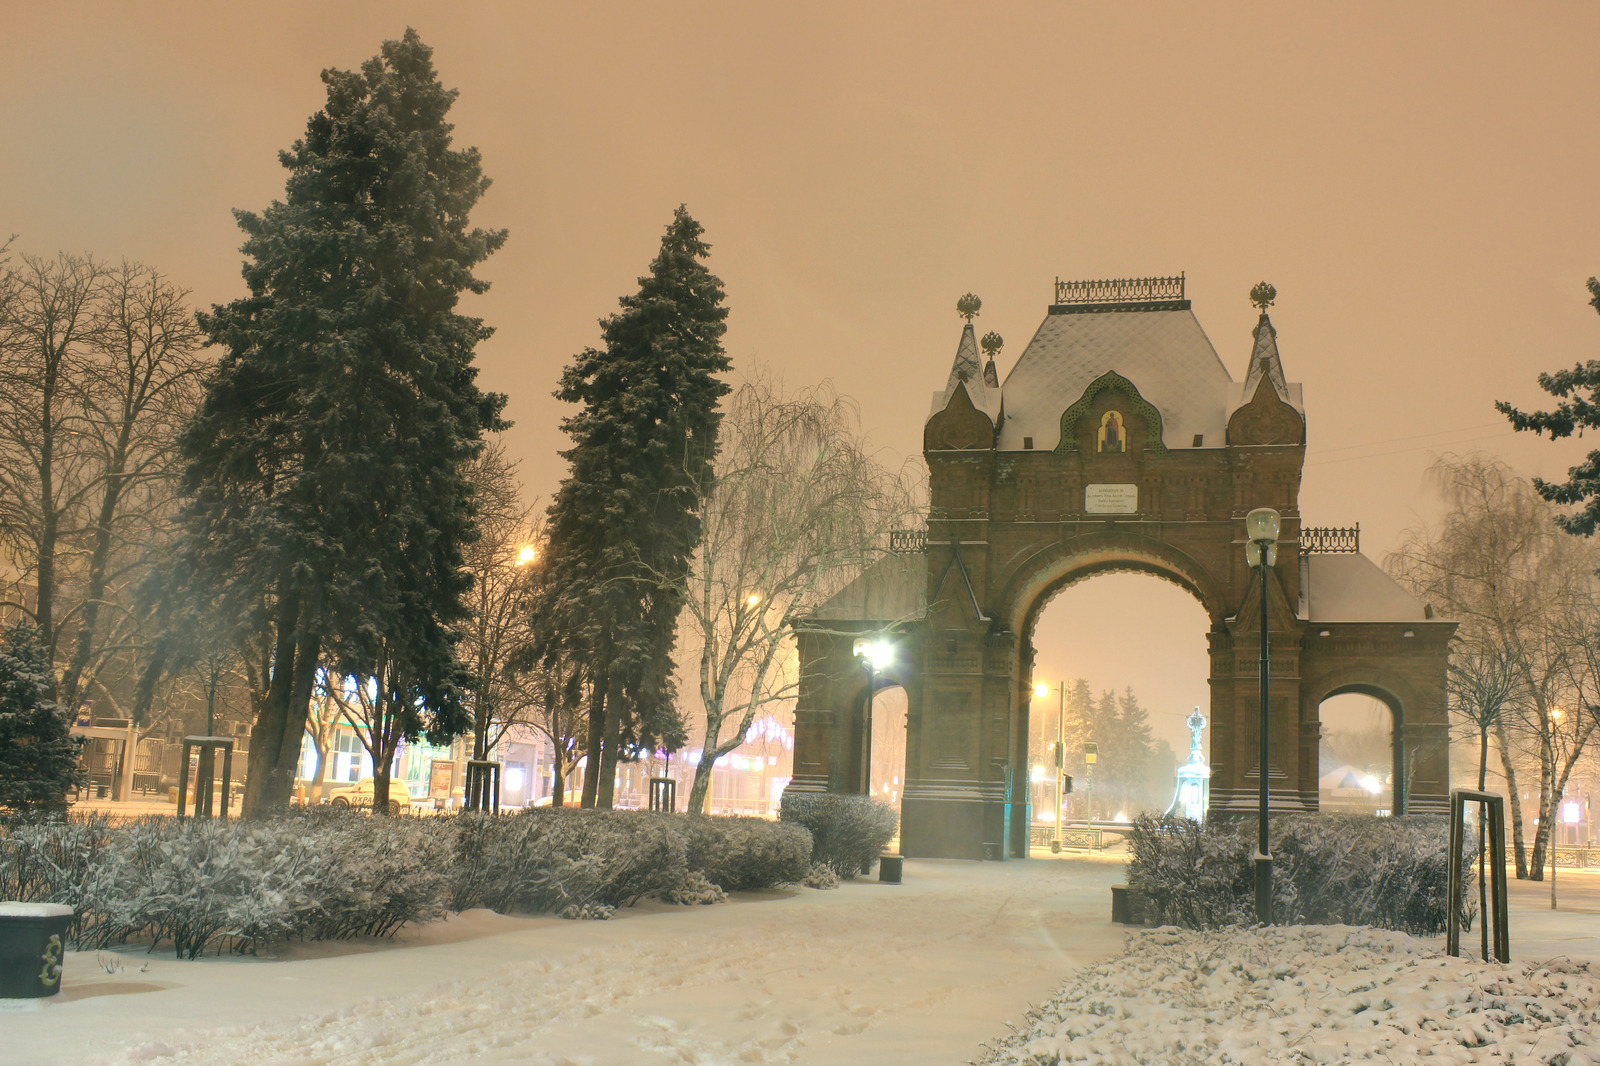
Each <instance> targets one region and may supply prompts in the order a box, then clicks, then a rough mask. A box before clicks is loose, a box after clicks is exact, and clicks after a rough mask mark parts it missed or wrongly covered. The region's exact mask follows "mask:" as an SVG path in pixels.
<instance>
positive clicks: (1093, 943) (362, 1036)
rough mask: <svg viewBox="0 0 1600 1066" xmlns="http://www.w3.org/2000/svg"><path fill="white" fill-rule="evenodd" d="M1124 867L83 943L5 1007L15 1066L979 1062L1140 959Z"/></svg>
mask: <svg viewBox="0 0 1600 1066" xmlns="http://www.w3.org/2000/svg"><path fill="white" fill-rule="evenodd" d="M1121 876H1122V867H1121V864H1120V863H1119V862H1114V861H1104V860H1102V861H1091V860H1083V861H1076V862H1065V861H1048V862H1046V861H1040V862H1029V863H1004V864H1002V863H968V862H957V861H931V860H912V861H908V862H907V863H906V880H905V884H903V885H898V886H895V885H880V884H878V883H877V882H875V881H865V880H863V881H855V882H847V883H846V884H845V885H844V886H843V887H841V888H839V889H836V890H833V891H817V890H813V889H797V890H795V891H792V892H782V893H772V894H761V895H757V894H738V895H735V896H734V899H733V901H732V902H730V903H726V904H720V905H716V906H710V907H693V908H688V907H669V906H665V905H661V904H642V905H640V906H639V907H636V908H632V909H624V910H621V911H619V912H618V913H617V917H616V918H615V919H613V920H611V921H605V922H575V921H562V920H561V919H558V918H516V917H503V916H499V915H495V914H491V913H488V912H484V911H476V912H470V913H468V914H466V915H461V916H458V917H455V918H452V919H450V920H449V921H447V922H444V923H440V924H437V925H434V926H431V927H429V928H426V929H424V930H421V931H420V932H418V933H417V934H414V935H412V936H410V937H406V938H403V939H402V941H401V942H400V943H399V944H396V945H388V944H382V943H378V944H365V945H348V944H332V945H325V944H318V945H305V946H296V947H291V948H290V949H289V950H288V951H287V952H286V953H285V955H284V956H283V957H282V958H279V959H238V958H232V957H223V958H215V957H208V958H205V959H202V960H199V961H196V962H180V961H177V960H175V959H173V958H172V956H171V954H170V953H166V954H163V953H157V954H155V955H146V954H144V953H143V952H142V951H123V952H119V953H118V954H117V955H116V957H115V958H114V959H112V958H111V957H110V956H107V959H108V961H110V962H112V965H113V967H114V966H115V964H116V963H117V962H120V963H121V965H122V969H121V971H120V972H117V973H114V974H108V973H106V972H105V969H104V968H101V967H98V966H97V960H96V956H95V954H94V953H84V954H71V955H69V956H68V960H67V966H66V971H65V977H64V983H63V990H62V992H61V994H60V995H59V996H57V997H55V998H54V999H53V1000H51V1001H48V1005H47V1006H45V1007H44V1008H42V1009H40V1010H37V1011H32V1012H26V1013H8V1014H0V1061H4V1062H6V1063H7V1064H19V1063H68V1062H71V1063H80V1062H119V1063H120V1062H155V1063H169V1062H170V1063H219V1064H221V1063H227V1064H230V1066H231V1064H236V1063H250V1064H263V1066H265V1064H270V1063H296V1064H310V1063H328V1064H330V1066H332V1064H339V1066H344V1064H364V1063H424V1062H466V1061H481V1062H506V1063H511V1062H516V1063H535V1064H546V1063H573V1064H580V1063H593V1064H595V1066H603V1064H612V1063H617V1064H621V1063H629V1064H632V1063H652V1062H661V1063H680V1062H681V1063H749V1062H785V1063H789V1062H792V1063H817V1064H822V1063H828V1064H834V1063H839V1064H849V1063H858V1062H859V1063H875V1064H893V1063H907V1064H909V1063H918V1064H922V1063H933V1062H953V1063H960V1062H965V1061H967V1060H968V1059H971V1058H973V1057H974V1056H975V1055H977V1054H978V1053H979V1051H980V1050H981V1049H980V1047H979V1044H980V1042H981V1041H983V1040H987V1039H991V1038H992V1037H993V1035H994V1033H995V1031H996V1030H997V1029H999V1028H1001V1026H1002V1022H1003V1020H1004V1019H1006V1018H1010V1017H1015V1016H1017V1015H1019V1014H1020V1013H1021V1011H1022V1010H1023V1009H1024V1008H1025V1007H1026V1005H1027V1004H1029V1003H1037V1002H1040V1001H1041V1000H1042V999H1043V998H1044V997H1045V996H1046V995H1048V994H1049V992H1050V990H1051V989H1053V988H1054V987H1055V986H1056V985H1058V984H1059V983H1060V982H1061V980H1062V978H1063V977H1065V976H1066V975H1067V974H1069V973H1071V972H1073V971H1074V970H1076V969H1078V968H1079V967H1082V966H1085V965H1088V964H1092V963H1094V962H1096V961H1099V960H1100V959H1102V958H1104V957H1106V956H1108V955H1110V954H1112V953H1114V952H1116V951H1118V950H1119V949H1120V948H1121V946H1122V942H1123V938H1124V936H1125V931H1124V930H1123V929H1121V928H1120V927H1118V926H1113V925H1111V924H1110V923H1109V921H1108V918H1109V916H1110V909H1111V908H1110V891H1109V886H1110V885H1111V884H1112V883H1113V882H1115V881H1118V880H1120V879H1121ZM146 965H148V967H149V968H148V970H142V969H141V968H142V967H144V966H146Z"/></svg>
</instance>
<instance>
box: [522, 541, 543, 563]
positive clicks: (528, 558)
mask: <svg viewBox="0 0 1600 1066" xmlns="http://www.w3.org/2000/svg"><path fill="white" fill-rule="evenodd" d="M538 557H539V551H538V549H537V548H535V547H534V546H533V545H531V544H526V545H523V548H522V550H521V551H519V552H517V565H518V566H527V565H528V564H529V563H531V562H533V561H534V560H535V559H537V558H538Z"/></svg>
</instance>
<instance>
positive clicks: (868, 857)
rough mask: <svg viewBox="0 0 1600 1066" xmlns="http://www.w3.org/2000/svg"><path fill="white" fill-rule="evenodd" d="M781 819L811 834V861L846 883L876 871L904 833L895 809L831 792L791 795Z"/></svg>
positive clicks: (861, 798) (863, 797)
mask: <svg viewBox="0 0 1600 1066" xmlns="http://www.w3.org/2000/svg"><path fill="white" fill-rule="evenodd" d="M780 817H781V818H782V819H783V820H784V821H785V822H790V823H793V824H795V825H800V826H804V827H805V828H806V829H808V830H810V831H811V861H812V862H813V863H821V864H823V865H824V866H827V867H829V868H830V869H832V870H833V872H834V873H836V874H838V875H839V876H840V877H842V878H844V879H845V880H849V879H850V878H852V877H855V876H856V875H857V874H864V873H866V872H867V871H869V870H871V869H872V864H873V863H874V862H875V861H877V858H878V855H879V854H880V853H882V851H883V849H884V846H885V845H886V844H888V843H889V841H891V840H893V839H894V835H895V833H897V832H899V830H900V819H899V816H898V815H896V814H895V813H894V808H893V807H891V806H889V805H888V804H887V803H884V802H883V801H881V800H875V799H871V798H870V797H867V796H847V795H840V794H837V793H831V792H818V793H807V794H788V793H785V795H784V797H783V811H782V814H781V815H780Z"/></svg>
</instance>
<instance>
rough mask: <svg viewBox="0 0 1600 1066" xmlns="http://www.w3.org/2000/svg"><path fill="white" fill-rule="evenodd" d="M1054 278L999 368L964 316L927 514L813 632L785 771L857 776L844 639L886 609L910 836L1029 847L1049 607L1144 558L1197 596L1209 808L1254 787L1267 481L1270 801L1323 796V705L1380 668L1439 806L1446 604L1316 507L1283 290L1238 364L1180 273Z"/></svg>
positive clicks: (856, 734) (909, 842)
mask: <svg viewBox="0 0 1600 1066" xmlns="http://www.w3.org/2000/svg"><path fill="white" fill-rule="evenodd" d="M1056 295H1057V298H1056V302H1055V303H1054V304H1052V305H1051V306H1050V308H1049V311H1048V314H1047V315H1046V317H1045V320H1044V323H1043V324H1042V325H1041V326H1040V327H1039V330H1038V331H1037V333H1036V334H1035V335H1034V337H1033V339H1032V341H1031V342H1030V343H1029V345H1028V346H1027V348H1026V349H1025V350H1024V351H1023V353H1022V355H1021V356H1020V357H1019V358H1018V360H1017V363H1016V365H1015V366H1014V367H1013V368H1012V369H1011V371H1010V373H1009V374H1008V376H1007V378H1006V382H1005V385H1004V386H1003V387H1002V386H1001V384H1000V381H999V376H998V373H997V371H996V368H995V364H994V361H993V358H992V355H991V357H990V358H989V359H988V360H987V361H983V360H981V359H980V356H979V349H978V344H977V338H976V333H975V330H974V328H973V326H972V324H971V321H970V319H969V321H968V323H967V325H966V326H965V327H964V329H963V330H962V334H961V340H960V342H959V344H958V347H957V354H956V358H955V361H954V364H953V366H952V367H951V369H950V373H949V376H948V378H947V381H946V384H945V387H944V388H943V389H942V390H941V391H940V392H938V393H936V394H935V396H934V402H933V406H932V411H931V413H930V415H929V417H928V420H927V422H926V425H925V428H924V438H923V452H924V455H925V457H926V458H927V462H928V470H929V498H930V508H929V515H928V528H927V532H926V535H925V537H918V536H907V537H903V538H900V539H899V540H898V541H897V543H896V545H894V547H895V548H897V549H898V551H897V552H896V553H895V554H892V555H890V556H888V557H886V558H885V559H884V560H883V561H882V562H881V563H880V564H879V565H878V566H876V567H875V568H873V569H872V570H870V571H868V572H867V573H865V574H863V575H862V576H861V577H860V578H859V579H858V580H857V581H856V582H854V583H853V584H852V585H851V586H850V587H848V588H846V589H845V590H844V591H843V592H841V593H840V595H839V596H837V597H835V598H834V599H833V600H832V601H830V602H829V603H828V604H827V605H826V606H825V607H824V608H823V609H821V610H819V611H818V612H817V613H816V615H815V616H814V617H813V618H812V619H810V620H809V621H808V623H807V626H806V628H805V629H804V631H803V632H802V635H801V639H800V660H801V688H800V695H799V700H798V704H797V709H796V730H795V778H794V781H793V783H792V784H791V785H790V788H791V789H794V790H797V791H818V790H831V791H842V792H864V791H865V790H866V768H865V767H864V766H863V765H862V760H861V758H860V750H861V748H860V737H861V729H862V725H861V708H862V707H863V706H864V704H865V699H864V696H865V687H866V684H867V680H866V674H865V672H864V669H863V667H862V666H861V665H860V663H859V661H858V660H856V659H855V658H854V657H853V655H852V648H853V646H854V643H855V640H856V639H857V636H858V635H859V634H863V633H887V634H891V635H892V636H893V639H894V642H895V646H896V658H895V662H894V663H893V664H892V666H891V667H889V668H888V672H889V673H890V674H891V675H892V677H893V680H894V683H897V684H900V685H902V686H903V687H904V688H905V690H906V696H907V702H908V712H907V731H908V736H907V747H906V763H907V765H906V788H905V793H904V799H903V825H902V833H901V840H902V848H903V850H904V852H905V854H907V855H926V856H950V857H966V858H985V857H987V858H1005V857H1008V856H1022V855H1025V854H1026V853H1027V839H1028V833H1027V828H1028V827H1027V824H1026V821H1025V819H1026V806H1025V804H1024V800H1023V796H1024V795H1025V788H1026V783H1025V776H1026V775H1025V773H1023V772H1022V771H1023V769H1024V768H1025V767H1026V765H1027V758H1026V755H1027V753H1026V748H1025V745H1026V737H1027V735H1028V712H1029V707H1028V699H1029V693H1030V692H1031V688H1032V676H1031V674H1032V661H1033V652H1032V648H1031V646H1030V643H1029V641H1030V637H1031V632H1032V627H1033V621H1034V619H1035V617H1036V615H1037V612H1038V610H1039V608H1040V606H1041V605H1042V604H1043V603H1044V602H1045V601H1047V600H1048V599H1049V598H1050V597H1051V596H1052V595H1054V593H1055V592H1056V591H1057V590H1059V589H1060V588H1062V587H1064V586H1065V585H1067V584H1070V583H1072V582H1074V581H1078V580H1082V579H1084V578H1087V577H1090V576H1093V575H1095V574H1098V573H1105V572H1112V571H1118V570H1136V571H1140V572H1144V573H1150V574H1153V575H1155V576H1157V577H1161V578H1164V579H1166V580H1169V581H1172V582H1175V583H1176V584H1178V585H1180V586H1181V587H1183V588H1185V589H1187V590H1188V591H1189V592H1190V593H1191V594H1193V595H1194V596H1195V598H1196V599H1197V600H1198V601H1199V602H1200V603H1201V605H1202V606H1203V607H1204V609H1205V611H1206V615H1207V617H1208V619H1209V632H1208V633H1207V641H1208V645H1209V650H1210V663H1211V668H1210V688H1211V708H1210V717H1211V723H1212V737H1211V759H1212V778H1211V781H1212V785H1211V807H1212V809H1213V811H1218V810H1222V811H1227V810H1240V811H1242V810H1251V809H1254V807H1255V805H1256V802H1257V794H1258V787H1259V780H1260V778H1259V774H1260V773H1261V772H1262V768H1261V767H1260V766H1259V757H1258V754H1257V750H1258V749H1257V743H1256V729H1257V725H1256V723H1257V720H1258V695H1257V693H1258V686H1257V677H1258V674H1257V670H1258V660H1259V650H1258V649H1259V642H1260V636H1259V621H1258V619H1259V617H1260V602H1261V600H1260V597H1261V595H1262V589H1261V587H1260V582H1259V580H1258V579H1257V575H1256V573H1255V572H1254V571H1252V570H1251V569H1250V568H1249V567H1247V566H1246V565H1245V557H1244V516H1245V514H1246V513H1247V512H1248V511H1249V510H1250V509H1252V508H1254V507H1259V506H1271V507H1275V508H1277V509H1278V510H1279V511H1280V512H1281V514H1282V516H1283V529H1282V533H1281V539H1280V541H1279V545H1278V565H1277V567H1276V569H1275V570H1274V571H1273V572H1272V575H1271V580H1270V581H1269V582H1268V585H1267V589H1266V595H1267V597H1268V619H1269V621H1268V632H1269V638H1270V641H1271V646H1272V655H1271V678H1270V700H1269V714H1270V723H1271V724H1270V728H1269V738H1268V739H1269V744H1270V755H1269V759H1268V765H1267V767H1266V773H1267V774H1268V780H1269V788H1270V791H1271V799H1272V806H1273V809H1274V810H1315V809H1316V808H1317V802H1318V799H1317V769H1318V766H1317V741H1318V736H1319V729H1318V722H1317V707H1318V705H1319V704H1320V702H1321V700H1322V699H1323V698H1325V697H1326V694H1328V693H1331V692H1333V691H1334V690H1336V689H1339V690H1344V691H1350V690H1352V687H1353V686H1360V685H1366V686H1372V687H1374V688H1378V689H1382V690H1383V691H1385V692H1386V693H1389V694H1390V695H1391V697H1392V698H1393V699H1395V700H1397V701H1398V702H1399V703H1400V704H1401V705H1402V706H1403V708H1404V710H1403V717H1402V718H1399V719H1397V720H1399V721H1403V723H1404V725H1403V728H1402V729H1400V730H1397V732H1398V735H1399V736H1400V737H1401V738H1402V739H1403V741H1404V743H1405V744H1406V745H1407V746H1408V747H1409V748H1411V749H1415V751H1416V753H1417V754H1416V757H1414V758H1413V759H1412V763H1413V772H1412V774H1411V782H1412V788H1411V793H1410V795H1409V797H1408V802H1407V807H1406V809H1410V810H1435V809H1437V810H1442V809H1443V805H1444V803H1445V800H1446V795H1447V789H1448V744H1447V735H1446V730H1445V728H1444V726H1445V697H1444V675H1445V664H1446V648H1447V645H1448V642H1449V639H1450V637H1451V635H1452V633H1453V632H1454V629H1455V624H1454V623H1453V622H1447V621H1442V620H1437V619H1434V618H1433V617H1432V611H1431V609H1429V608H1428V607H1426V606H1425V605H1423V604H1420V603H1418V602H1416V601H1415V600H1414V599H1412V598H1411V597H1410V596H1409V595H1408V594H1406V593H1405V591H1404V590H1403V589H1401V588H1400V587H1399V586H1398V585H1396V584H1395V583H1394V582H1393V581H1392V580H1390V579H1389V578H1388V577H1387V576H1386V575H1385V574H1384V573H1383V572H1382V571H1381V570H1380V569H1379V568H1378V567H1377V566H1376V565H1375V564H1373V563H1372V562H1371V561H1370V560H1368V559H1366V558H1365V557H1364V556H1362V555H1361V554H1360V553H1359V551H1358V548H1359V543H1358V541H1357V536H1358V533H1357V531H1356V530H1355V529H1350V530H1328V529H1303V528H1302V527H1301V523H1300V512H1299V490H1300V476H1301V468H1302V466H1303V464H1304V460H1305V432H1306V431H1305V425H1306V423H1305V411H1304V406H1303V404H1302V401H1301V390H1300V387H1299V386H1298V385H1295V384H1292V383H1289V382H1287V381H1286V380H1285V378H1284V374H1283V368H1282V365H1281V362H1280V360H1279V355H1278V350H1277V334H1276V331H1275V330H1274V328H1273V326H1272V323H1271V321H1270V320H1269V319H1268V317H1267V315H1266V314H1265V313H1263V314H1262V315H1261V318H1260V321H1259V323H1258V324H1257V326H1256V328H1255V330H1254V333H1253V337H1252V340H1253V344H1252V351H1251V354H1250V364H1249V367H1248V368H1247V372H1246V375H1245V378H1244V381H1243V382H1242V383H1241V382H1235V381H1234V380H1233V379H1232V377H1231V376H1230V375H1229V374H1228V372H1227V370H1226V369H1225V368H1224V367H1223V364H1222V361H1221V360H1220V359H1219V358H1218V357H1217V354H1216V352H1215V350H1214V349H1213V348H1212V347H1211V343H1210V341H1209V340H1208V339H1207V338H1206V335H1205V333H1204V331H1203V330H1202V329H1201V328H1200V325H1199V322H1198V321H1197V320H1196V318H1195V316H1194V314H1193V313H1192V311H1191V309H1190V305H1189V302H1188V301H1187V300H1186V299H1184V298H1183V280H1182V279H1181V278H1168V279H1144V280H1142V281H1135V282H1116V283H1107V282H1090V283H1058V284H1057V294H1056ZM1318 693H1322V695H1318ZM1013 801H1015V802H1013Z"/></svg>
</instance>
